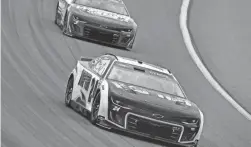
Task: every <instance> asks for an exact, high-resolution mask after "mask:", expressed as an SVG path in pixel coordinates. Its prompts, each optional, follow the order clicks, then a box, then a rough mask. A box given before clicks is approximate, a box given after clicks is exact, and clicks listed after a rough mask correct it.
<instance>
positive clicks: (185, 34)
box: [179, 0, 251, 121]
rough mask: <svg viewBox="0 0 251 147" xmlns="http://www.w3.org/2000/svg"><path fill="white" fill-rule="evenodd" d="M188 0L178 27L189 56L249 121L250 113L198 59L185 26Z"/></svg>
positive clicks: (181, 13)
mask: <svg viewBox="0 0 251 147" xmlns="http://www.w3.org/2000/svg"><path fill="white" fill-rule="evenodd" d="M189 4H190V0H183V1H182V5H181V10H180V20H179V21H180V22H179V23H180V29H181V32H182V36H183V39H184V42H185V45H186V48H187V49H188V52H189V54H190V56H191V57H192V59H193V61H194V62H195V64H196V65H197V67H198V68H199V69H200V71H201V72H202V74H203V75H204V77H205V78H206V79H207V80H208V81H209V83H210V84H211V85H212V86H213V87H214V88H215V89H216V90H217V91H218V92H219V93H220V94H221V95H222V96H223V97H224V98H225V99H226V100H227V101H228V102H229V103H230V104H231V105H232V106H233V107H234V108H235V109H237V110H238V111H239V112H240V113H241V114H242V115H243V116H245V117H246V118H247V119H248V120H249V121H251V114H249V113H248V112H247V111H246V110H245V109H244V108H242V107H241V106H240V105H239V104H238V103H237V102H236V101H235V100H234V99H233V98H232V97H231V96H230V95H229V94H228V93H227V92H226V91H225V90H224V89H223V88H222V87H221V86H220V84H219V83H218V82H217V81H216V80H215V79H214V78H213V76H212V75H211V74H210V72H209V71H208V70H207V68H206V67H205V66H204V64H203V63H202V61H201V60H200V58H199V56H198V55H197V53H196V51H195V49H194V46H193V43H192V40H191V37H190V33H189V31H188V28H187V13H188V9H189Z"/></svg>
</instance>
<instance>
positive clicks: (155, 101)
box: [108, 80, 200, 119]
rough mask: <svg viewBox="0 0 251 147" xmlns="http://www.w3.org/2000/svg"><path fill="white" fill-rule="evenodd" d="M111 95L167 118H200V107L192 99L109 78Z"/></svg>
mask: <svg viewBox="0 0 251 147" xmlns="http://www.w3.org/2000/svg"><path fill="white" fill-rule="evenodd" d="M108 83H109V91H110V96H111V97H115V98H116V99H119V100H121V101H123V102H124V103H127V104H129V105H133V106H135V107H137V108H141V109H145V110H146V111H148V112H152V114H154V113H157V114H161V115H163V116H165V118H196V119H199V118H200V111H199V108H198V107H197V106H196V105H195V104H194V103H193V102H191V101H189V100H187V99H183V98H179V97H176V96H173V95H169V94H165V93H161V92H158V91H154V90H149V89H146V88H142V87H138V86H135V85H130V84H127V83H122V82H117V81H113V80H109V81H108Z"/></svg>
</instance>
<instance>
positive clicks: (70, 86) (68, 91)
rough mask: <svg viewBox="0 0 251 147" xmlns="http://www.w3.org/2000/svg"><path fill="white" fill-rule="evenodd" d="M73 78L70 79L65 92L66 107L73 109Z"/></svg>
mask: <svg viewBox="0 0 251 147" xmlns="http://www.w3.org/2000/svg"><path fill="white" fill-rule="evenodd" d="M73 83H74V80H73V77H70V78H69V80H68V83H67V86H66V90H65V105H66V106H67V107H71V99H72V90H73Z"/></svg>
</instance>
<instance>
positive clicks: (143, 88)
mask: <svg viewBox="0 0 251 147" xmlns="http://www.w3.org/2000/svg"><path fill="white" fill-rule="evenodd" d="M65 104H66V105H67V106H69V107H72V108H74V109H75V110H76V111H78V112H80V113H83V114H86V115H87V114H89V116H90V121H91V122H92V123H93V124H97V125H99V126H101V127H104V128H107V129H120V130H123V131H127V132H130V133H134V134H138V135H142V136H145V137H149V138H152V139H156V140H161V141H165V142H169V143H173V144H177V145H181V146H184V147H196V146H197V143H198V141H199V139H200V136H201V133H202V129H203V123H204V117H203V113H202V112H201V111H200V109H199V108H198V107H197V106H196V104H194V103H193V102H191V101H190V100H188V99H187V97H186V95H185V93H184V91H183V90H182V88H181V86H180V84H179V82H178V81H177V80H176V78H175V77H174V75H173V74H172V73H171V72H170V71H169V70H167V69H165V68H162V67H159V66H156V65H152V64H148V63H145V62H142V61H138V60H135V59H130V58H125V57H121V56H115V55H111V54H105V55H101V56H99V57H95V58H84V57H82V58H81V60H79V61H78V62H77V65H76V67H75V68H74V69H73V71H72V72H71V74H70V76H69V79H68V84H67V88H66V93H65Z"/></svg>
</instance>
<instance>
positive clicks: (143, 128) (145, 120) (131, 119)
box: [108, 97, 198, 146]
mask: <svg viewBox="0 0 251 147" xmlns="http://www.w3.org/2000/svg"><path fill="white" fill-rule="evenodd" d="M152 114H153V112H152V111H151V110H147V109H144V107H138V106H133V105H131V104H128V103H126V102H122V101H119V100H118V99H116V98H114V97H111V99H110V103H109V110H108V119H109V121H110V122H111V123H112V124H113V125H114V126H115V127H118V128H119V129H124V130H126V131H128V132H131V133H136V134H138V135H142V136H145V137H149V138H152V139H156V140H161V141H164V142H169V143H173V144H179V145H185V146H189V145H195V143H196V140H195V139H194V137H195V135H196V134H197V132H198V129H197V128H196V127H195V126H189V125H185V124H182V123H181V122H178V121H176V122H175V121H172V120H170V121H169V120H167V119H161V118H154V117H152Z"/></svg>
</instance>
